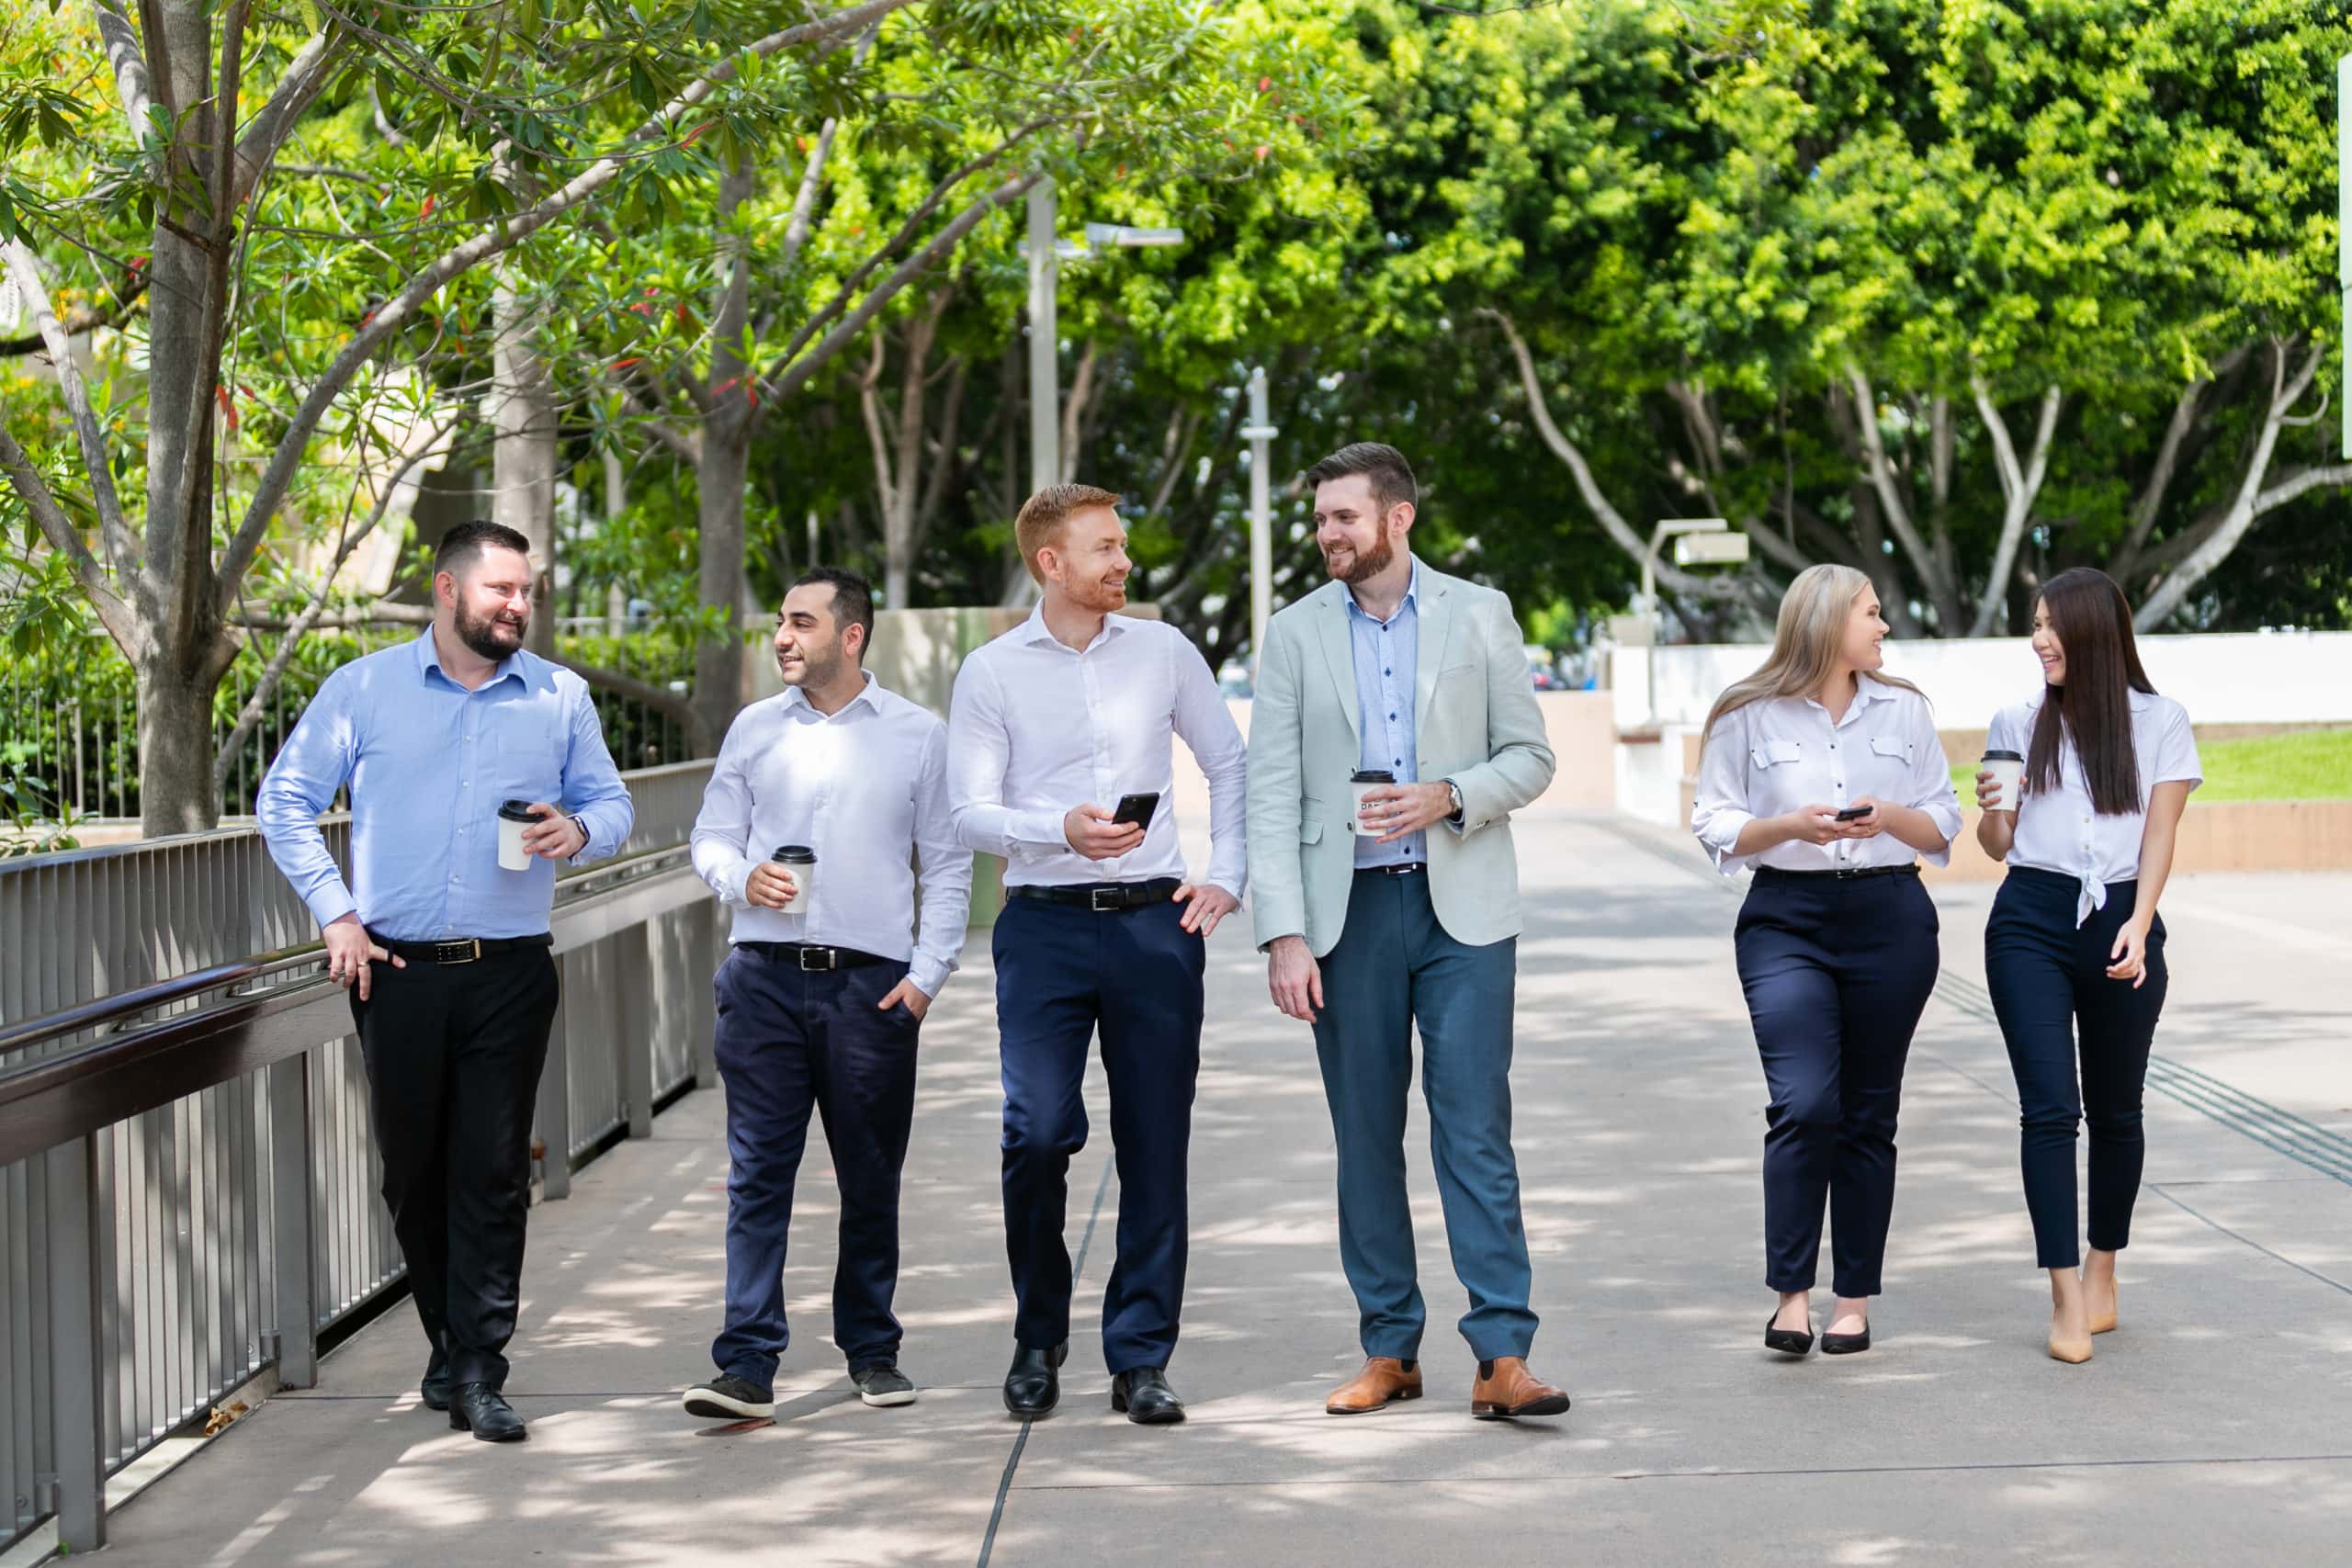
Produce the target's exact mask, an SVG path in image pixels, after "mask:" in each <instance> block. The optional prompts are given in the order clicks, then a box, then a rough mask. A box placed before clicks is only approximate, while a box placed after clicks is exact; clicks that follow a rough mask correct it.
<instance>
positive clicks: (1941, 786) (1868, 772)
mask: <svg viewBox="0 0 2352 1568" xmlns="http://www.w3.org/2000/svg"><path fill="white" fill-rule="evenodd" d="M1854 684H1855V688H1856V690H1855V692H1854V700H1853V701H1852V702H1850V703H1849V704H1847V705H1846V711H1845V713H1844V714H1843V715H1842V716H1839V717H1838V719H1837V721H1836V722H1834V723H1833V722H1831V720H1830V717H1829V710H1828V709H1827V708H1826V707H1823V706H1822V705H1820V704H1819V703H1818V702H1815V700H1814V699H1813V698H1811V697H1768V698H1766V699H1765V700H1764V701H1762V702H1756V703H1749V704H1748V705H1747V706H1745V707H1742V708H1736V709H1735V710H1733V711H1732V712H1730V713H1727V714H1725V715H1724V716H1723V717H1722V718H1720V719H1718V720H1716V722H1715V728H1714V729H1713V732H1712V733H1711V734H1709V735H1708V737H1707V744H1706V750H1704V751H1703V752H1702V753H1701V755H1700V758H1699V784H1698V789H1697V792H1696V794H1695V795H1694V797H1693V799H1692V801H1691V831H1692V832H1693V833H1695V834H1697V835H1698V836H1699V842H1701V843H1702V844H1704V845H1705V846H1706V848H1707V852H1708V853H1710V854H1712V855H1713V856H1714V858H1715V869H1716V870H1718V871H1720V872H1722V873H1723V874H1724V875H1725V876H1730V875H1732V874H1735V873H1736V872H1737V871H1738V870H1739V869H1740V868H1741V867H1742V866H1745V865H1747V864H1749V863H1755V864H1758V865H1769V866H1775V867H1777V868H1779V869H1780V870H1781V871H1852V870H1858V869H1860V868H1862V867H1865V866H1874V865H1908V864H1910V863H1911V862H1912V859H1913V858H1914V857H1915V856H1916V855H1917V854H1918V851H1917V850H1914V849H1913V848H1912V847H1911V846H1910V845H1908V844H1906V843H1905V842H1904V841H1903V840H1900V839H1898V838H1896V837H1895V836H1894V834H1892V833H1889V832H1883V831H1882V832H1880V833H1879V834H1877V835H1876V836H1875V837H1873V838H1868V839H1838V840H1833V841H1831V842H1829V843H1826V844H1809V843H1806V842H1804V840H1799V839H1791V840H1787V841H1785V842H1783V843H1778V844H1775V845H1773V846H1772V847H1771V848H1770V849H1769V850H1766V851H1765V852H1763V853H1761V854H1755V855H1743V854H1735V853H1734V852H1732V846H1733V845H1734V844H1736V843H1737V842H1739V833H1740V829H1743V828H1745V827H1747V825H1748V824H1749V823H1750V822H1753V821H1754V820H1756V818H1758V817H1780V816H1783V815H1785V814H1787V813H1788V812H1791V811H1794V810H1795V809H1797V808H1798V807H1801V806H1829V807H1838V808H1839V809H1843V808H1844V807H1848V806H1850V805H1852V804H1853V803H1854V802H1855V801H1857V800H1860V799H1861V798H1862V797H1863V796H1864V795H1870V796H1872V797H1874V798H1876V799H1879V800H1885V801H1892V802H1894V804H1895V805H1897V806H1906V807H1911V808H1912V809H1913V810H1915V811H1924V812H1926V813H1927V814H1928V819H1929V820H1930V821H1932V822H1934V823H1935V825H1936V830H1937V831H1938V832H1939V833H1941V834H1942V835H1943V836H1944V848H1943V849H1942V850H1941V851H1939V852H1937V853H1934V854H1930V855H1928V857H1927V858H1928V861H1929V862H1931V863H1934V864H1936V865H1946V864H1949V863H1951V840H1952V837H1953V835H1955V834H1957V833H1958V832H1959V831H1960V800H1959V798H1958V796H1956V795H1954V794H1953V793H1952V787H1951V767H1950V766H1949V765H1948V764H1947V763H1946V762H1945V761H1944V748H1943V742H1942V741H1940V740H1939V739H1937V738H1936V722H1935V716H1934V715H1932V714H1931V713H1929V712H1928V700H1927V699H1926V698H1925V697H1923V696H1921V695H1920V694H1918V693H1917V692H1914V691H1911V690H1909V689H1908V688H1907V687H1903V686H1891V685H1888V684H1886V683H1885V682H1882V681H1874V680H1872V679H1871V678H1870V677H1869V676H1868V675H1864V676H1862V677H1860V679H1859V680H1857V681H1856V682H1855V683H1854Z"/></svg>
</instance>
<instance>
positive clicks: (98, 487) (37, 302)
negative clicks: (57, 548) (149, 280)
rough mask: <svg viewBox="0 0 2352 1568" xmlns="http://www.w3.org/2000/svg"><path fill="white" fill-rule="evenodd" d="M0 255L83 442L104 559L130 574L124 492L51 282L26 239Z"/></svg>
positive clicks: (135, 558) (133, 562)
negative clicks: (51, 295) (52, 294)
mask: <svg viewBox="0 0 2352 1568" xmlns="http://www.w3.org/2000/svg"><path fill="white" fill-rule="evenodd" d="M0 257H5V259H6V265H7V269H8V276H11V277H13V278H14V279H16V283H17V294H18V296H19V297H20V298H22V299H23V300H24V301H25V304H26V305H27V306H28V308H29V309H30V310H31V311H32V315H33V330H34V331H35V332H37V333H40V337H41V341H42V342H43V343H45V344H48V345H49V354H50V359H51V363H52V366H53V367H54V368H55V370H56V372H57V389H58V391H59V392H60V393H61V394H62V396H63V397H64V399H65V408H66V412H68V413H69V414H71V415H72V416H73V421H74V442H75V444H76V445H77V446H80V447H81V449H82V462H83V465H84V467H85V468H87V470H88V471H89V475H90V494H91V497H92V499H93V500H94V501H95V502H96V504H97V508H98V538H99V542H100V545H101V547H103V548H104V549H105V551H106V553H107V565H108V566H110V567H111V568H113V570H114V571H115V573H116V574H117V575H118V576H119V577H122V578H125V579H130V578H131V577H132V576H133V575H134V574H135V573H136V572H137V571H138V570H139V551H138V547H137V546H136V545H134V544H133V543H132V541H131V534H130V524H129V523H128V522H127V521H125V519H124V517H123V514H122V498H121V496H119V495H118V494H117V493H116V492H115V488H114V465H113V463H112V462H111V461H110V460H109V457H108V454H107V440H106V434H105V432H103V431H101V430H100V429H99V428H98V416H97V413H96V411H95V410H93V409H92V408H91V407H90V389H89V388H87V387H86V386H85V385H83V382H82V367H80V366H79V365H77V364H76V363H74V345H73V344H71V343H70V342H68V341H67V339H66V336H65V327H64V324H63V323H62V322H61V321H58V319H57V312H56V310H55V309H54V308H53V307H52V306H51V303H50V299H49V287H48V285H46V284H44V283H43V282H42V281H41V276H40V266H39V265H37V264H36V263H35V262H34V260H33V254H32V252H31V251H30V250H28V249H27V248H26V245H25V243H24V242H23V241H22V240H10V241H9V242H8V243H6V245H5V246H0ZM76 543H77V544H78V543H79V541H78V538H77V540H76ZM85 554H86V552H85Z"/></svg>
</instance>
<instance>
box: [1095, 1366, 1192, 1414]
mask: <svg viewBox="0 0 2352 1568" xmlns="http://www.w3.org/2000/svg"><path fill="white" fill-rule="evenodd" d="M1111 1408H1112V1409H1114V1410H1119V1411H1124V1412H1125V1414H1126V1417H1127V1419H1128V1420H1130V1421H1133V1422H1134V1423H1136V1425H1137V1426H1139V1427H1167V1426H1171V1425H1173V1424H1174V1423H1176V1422H1178V1421H1182V1419H1183V1418H1184V1402H1183V1401H1182V1400H1181V1399H1179V1398H1177V1397H1176V1391H1175V1390H1174V1389H1172V1388H1170V1387H1169V1386H1168V1374H1167V1373H1166V1372H1164V1371H1160V1370H1159V1368H1158V1367H1137V1368H1136V1369H1135V1370H1134V1371H1128V1372H1121V1373H1120V1374H1119V1375H1118V1376H1117V1377H1114V1378H1113V1379H1112V1380H1111Z"/></svg>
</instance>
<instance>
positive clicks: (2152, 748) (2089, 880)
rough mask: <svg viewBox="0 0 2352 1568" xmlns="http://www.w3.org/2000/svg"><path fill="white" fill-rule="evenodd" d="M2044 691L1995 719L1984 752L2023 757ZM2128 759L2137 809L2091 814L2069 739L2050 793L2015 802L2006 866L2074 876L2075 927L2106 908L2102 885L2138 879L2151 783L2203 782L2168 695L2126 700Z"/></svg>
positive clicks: (2193, 747)
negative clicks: (2135, 778)
mask: <svg viewBox="0 0 2352 1568" xmlns="http://www.w3.org/2000/svg"><path fill="white" fill-rule="evenodd" d="M2049 690H2050V689H2049V688H2048V687H2047V686H2045V687H2043V688H2042V689H2041V691H2040V692H2037V693H2035V694H2033V695H2032V696H2030V697H2028V698H2027V699H2026V700H2025V701H2024V702H2021V703H2013V704H2011V705H2009V706H2007V707H2005V708H2003V709H2002V710H2001V711H2000V712H1999V713H1996V714H1995V715H1994V716H1993V724H1992V728H1991V729H1990V730H1989V731H1988V732H1987V733H1986V736H1985V750H2006V751H2015V752H2016V753H2017V754H2018V755H2019V756H2020V757H2023V756H2030V754H2031V752H2032V747H2033V727H2034V723H2035V721H2036V720H2037V719H2038V718H2040V717H2041V704H2042V699H2043V698H2044V697H2045V696H2047V695H2048V694H2049ZM2131 754H2132V756H2133V758H2134V759H2135V760H2136V761H2138V763H2139V768H2140V809H2139V810H2137V811H2132V812H2128V813H2126V814H2124V815H2122V816H2120V817H2102V816H2100V815H2099V814H2098V811H2097V810H2096V809H2094V808H2093V807H2092V805H2091V792H2090V785H2089V784H2087V783H2086V781H2085V779H2084V777H2083V760H2082V756H2081V754H2080V753H2078V752H2077V751H2076V750H2075V738H2074V737H2073V736H2072V735H2071V734H2070V735H2068V736H2066V737H2065V738H2064V739H2063V740H2062V741H2061V742H2060V743H2059V751H2058V787H2057V789H2056V790H2055V791H2046V792H2041V793H2036V792H2035V791H2034V790H2033V789H2032V787H2031V786H2030V785H2029V786H2028V787H2027V788H2026V789H2025V790H2024V792H2023V795H2022V797H2021V798H2020V799H2019V800H2018V802H2017V803H2016V804H2017V807H2018V828H2017V837H2016V839H2015V840H2013V841H2012V842H2011V843H2010V846H2009V863H2010V864H2011V865H2023V866H2031V867H2032V868H2034V869H2035V870H2037V871H2054V872H2056V873H2058V874H2060V875H2062V876H2072V877H2075V878H2076V879H2077V880H2078V881H2079V882H2080V883H2081V884H2082V895H2081V897H2080V898H2079V899H2077V900H2076V902H2075V924H2076V925H2078V926H2079V925H2081V924H2082V923H2083V922H2084V921H2085V920H2087V919H2090V917H2091V911H2092V910H2093V909H2099V908H2106V906H2107V888H2108V884H2109V883H2112V882H2133V881H2137V880H2138V879H2139V875H2140V839H2141V836H2142V834H2143V831H2144V830H2145V829H2146V826H2147V820H2148V797H2149V796H2150V795H2151V794H2153V793H2154V789H2155V787H2156V785H2158V784H2170V783H2174V782H2177V781H2180V780H2186V781H2188V787H2189V788H2190V789H2192V790H2193V789H2195V788H2196V787H2197V786H2198V785H2199V784H2202V783H2204V782H2205V774H2204V772H2203V768H2202V765H2201V764H2200V763H2199V761H2198V760H2197V737H2196V735H2195V734H2194V733H2193V732H2192V731H2191V730H2190V729H2189V727H2188V709H2187V708H2184V707H2182V706H2181V705H2179V704H2178V703H2177V702H2175V701H2173V699H2172V698H2170V697H2165V696H2158V695H2157V694H2155V693H2154V692H2133V693H2132V694H2131Z"/></svg>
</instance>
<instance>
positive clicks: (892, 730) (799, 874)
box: [684, 569, 972, 1419]
mask: <svg viewBox="0 0 2352 1568" xmlns="http://www.w3.org/2000/svg"><path fill="white" fill-rule="evenodd" d="M873 633H874V595H873V592H872V590H871V589H870V588H868V587H867V585H866V582H865V579H864V578H862V577H859V576H858V575H857V574H856V573H854V572H850V571H841V570H831V569H820V570H815V571H811V572H810V573H809V575H808V576H806V577H804V578H802V579H801V580H800V581H798V582H796V583H794V584H793V586H792V589H791V591H790V592H788V593H786V595H785V601H784V608H783V611H782V613H781V614H779V615H777V617H776V629H775V658H776V668H777V671H779V672H780V673H781V674H782V675H783V677H784V683H785V687H786V690H785V691H784V692H783V693H782V694H780V695H777V696H774V697H770V698H768V699H767V700H766V701H764V702H759V703H754V704H752V705H751V706H750V707H748V708H745V709H744V710H743V711H742V713H741V714H740V715H739V716H737V717H736V720H735V722H734V724H733V725H732V726H731V727H730V728H729V729H728V731H727V739H726V742H725V743H724V744H723V745H722V746H721V747H720V748H719V752H718V762H717V763H716V764H715V765H714V766H713V767H712V769H711V776H710V784H709V786H708V788H707V792H706V793H705V795H704V796H703V804H702V812H701V814H700V815H699V816H697V817H696V818H695V831H694V858H695V870H696V871H697V872H699V873H700V874H702V879H703V880H704V881H705V882H707V883H708V884H710V886H711V890H712V891H713V892H715V893H717V894H718V897H720V899H721V900H723V901H724V902H725V903H726V904H727V905H728V906H729V908H732V909H733V910H734V945H733V951H732V952H730V953H729V954H728V956H727V961H726V962H725V963H724V964H720V965H719V969H718V978H717V980H716V982H715V985H716V988H717V991H718V1042H717V1043H718V1071H719V1076H720V1077H721V1078H723V1079H724V1080H725V1082H726V1085H727V1155H728V1176H727V1320H726V1326H725V1327H724V1329H722V1330H721V1332H720V1334H719V1336H718V1339H717V1341H716V1342H715V1343H713V1345H712V1346H711V1359H712V1360H713V1361H714V1362H715V1363H716V1364H717V1366H718V1374H719V1375H718V1377H716V1378H713V1379H710V1380H708V1381H707V1382H702V1383H698V1384H696V1385H695V1386H694V1387H692V1388H690V1389H688V1390H687V1391H686V1393H685V1398H684V1404H685V1408H686V1410H687V1412H688V1413H689V1414H690V1415H695V1416H705V1417H709V1418H713V1419H726V1418H729V1417H735V1416H770V1415H773V1414H774V1413H775V1395H774V1392H773V1391H774V1383H775V1368H776V1362H777V1360H778V1359H779V1358H780V1357H781V1356H782V1355H783V1353H784V1349H785V1346H786V1343H788V1341H789V1338H790V1336H789V1334H788V1332H787V1330H786V1325H785V1314H784V1258H785V1239H786V1232H787V1230H788V1229H789V1227H790V1225H791V1222H792V1185H793V1177H794V1175H795V1173H796V1172H797V1169H798V1168H799V1165H800V1154H801V1150H802V1148H803V1147H804V1146H805V1145H807V1142H808V1133H809V1111H811V1110H812V1109H813V1110H815V1111H817V1112H818V1113H819V1114H820V1115H821V1116H822V1117H823V1118H824V1119H825V1142H826V1144H827V1145H828V1146H829V1147H830V1148H831V1152H832V1156H833V1169H834V1173H835V1176H836V1179H838V1180H839V1182H840V1185H841V1197H842V1213H841V1251H840V1261H839V1263H838V1264H837V1265H836V1267H835V1269H834V1271H833V1342H834V1343H835V1344H836V1345H838V1346H839V1347H840V1348H841V1351H842V1355H843V1356H844V1357H846V1358H847V1359H848V1362H849V1371H850V1377H851V1379H852V1380H853V1381H854V1382H855V1383H856V1384H857V1390H858V1395H859V1397H860V1398H862V1399H863V1400H864V1401H865V1403H866V1404H877V1405H891V1404H911V1403H912V1402H913V1400H914V1397H915V1388H914V1384H913V1383H912V1382H910V1380H909V1379H908V1378H907V1377H906V1375H905V1374H904V1373H902V1372H901V1371H899V1365H898V1361H899V1337H900V1335H899V1320H898V1318H897V1317H896V1316H894V1315H893V1314H892V1313H891V1310H890V1303H891V1297H892V1295H893V1293H894V1292H895V1291H896V1289H897V1286H898V1280H899V1168H900V1166H901V1165H903V1164H904V1163H905V1160H906V1154H907V1135H908V1130H909V1127H910V1123H911V1122H912V1121H913V1117H914V1099H915V1039H916V1034H917V1032H918V1031H919V1030H920V1029H921V1027H922V1019H923V1014H924V1013H925V1012H926V1011H928V1010H929V1009H930V1007H931V1002H932V998H933V997H936V996H937V995H938V994H939V988H940V987H941V986H943V985H944V984H945V983H946V980H947V976H948V974H949V972H950V971H952V970H953V969H954V968H955V967H956V953H958V952H959V951H960V950H961V949H962V947H963V945H964V926H965V912H966V908H967V904H968V902H969V900H970V897H971V887H972V857H971V854H970V852H968V851H967V850H965V849H963V848H962V847H960V846H959V845H958V844H957V843H956V839H955V835H954V834H953V833H952V832H950V831H949V827H948V815H947V731H946V727H945V726H944V725H943V724H941V723H940V721H939V720H938V718H937V717H935V716H933V715H932V714H931V713H930V712H929V711H928V710H926V709H924V708H922V707H920V706H918V705H915V704H913V703H911V702H909V701H908V700H907V699H906V698H904V697H901V696H899V695H898V694H895V693H892V692H889V691H887V690H885V689H884V688H883V687H882V686H880V685H878V684H876V682H875V679H874V677H873V676H871V675H869V674H867V673H866V672H865V649H866V644H867V641H868V639H869V638H871V637H872V636H873ZM917 861H919V862H920V863H921V865H922V931H921V932H920V934H919V935H918V934H917V933H916V932H914V931H910V924H911V913H912V911H913V909H914V907H915V879H914V874H913V870H912V866H911V862H917Z"/></svg>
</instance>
